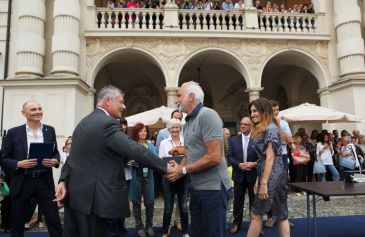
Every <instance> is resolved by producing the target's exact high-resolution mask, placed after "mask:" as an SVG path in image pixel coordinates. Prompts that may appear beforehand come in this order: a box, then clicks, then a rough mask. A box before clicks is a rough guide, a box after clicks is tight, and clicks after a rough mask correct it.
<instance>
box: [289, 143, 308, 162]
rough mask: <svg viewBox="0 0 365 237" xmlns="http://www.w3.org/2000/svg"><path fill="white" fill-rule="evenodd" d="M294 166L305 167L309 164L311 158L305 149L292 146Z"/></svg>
mask: <svg viewBox="0 0 365 237" xmlns="http://www.w3.org/2000/svg"><path fill="white" fill-rule="evenodd" d="M291 154H292V158H293V165H305V164H307V163H308V162H309V160H310V156H309V153H308V152H307V150H306V149H305V147H300V146H295V145H293V146H292V153H291Z"/></svg>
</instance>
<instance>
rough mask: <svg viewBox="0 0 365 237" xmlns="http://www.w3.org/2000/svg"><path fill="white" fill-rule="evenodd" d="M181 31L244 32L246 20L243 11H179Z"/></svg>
mask: <svg viewBox="0 0 365 237" xmlns="http://www.w3.org/2000/svg"><path fill="white" fill-rule="evenodd" d="M178 20H179V29H180V30H184V31H185V30H193V31H200V30H203V31H204V30H209V31H226V30H228V31H242V30H245V27H244V26H245V18H244V15H243V12H242V11H231V12H227V11H204V10H200V11H198V10H179V19H178Z"/></svg>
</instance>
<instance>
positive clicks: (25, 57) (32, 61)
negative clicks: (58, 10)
mask: <svg viewBox="0 0 365 237" xmlns="http://www.w3.org/2000/svg"><path fill="white" fill-rule="evenodd" d="M16 7H18V9H19V16H18V22H17V24H18V25H19V34H18V37H17V39H16V49H15V50H16V60H17V66H16V70H15V74H16V75H17V76H25V77H32V76H43V73H44V72H43V59H44V54H45V48H46V44H45V39H44V25H45V20H46V5H45V0H19V1H18V5H17V6H16Z"/></svg>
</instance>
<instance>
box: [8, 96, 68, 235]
mask: <svg viewBox="0 0 365 237" xmlns="http://www.w3.org/2000/svg"><path fill="white" fill-rule="evenodd" d="M22 114H23V115H24V117H25V118H26V119H27V122H26V124H24V125H21V126H18V127H15V128H12V129H9V131H8V134H7V136H6V138H5V141H4V145H3V150H2V157H1V165H3V166H4V167H5V168H7V169H9V170H10V171H11V174H10V175H11V181H10V197H11V204H12V206H11V227H10V232H11V236H12V237H13V236H14V237H18V236H24V224H25V222H26V217H27V216H28V214H29V213H26V212H27V211H26V210H29V207H28V205H30V199H31V198H35V199H36V200H37V202H38V205H39V208H40V210H41V211H42V213H43V214H44V216H45V220H46V223H47V227H48V231H49V233H50V236H52V237H58V236H59V237H61V236H62V226H61V222H60V217H59V215H58V208H57V204H56V203H54V202H53V201H52V200H53V199H54V196H55V195H54V192H55V187H54V181H53V175H52V167H55V166H58V164H59V160H60V154H59V152H58V149H57V142H56V134H55V130H54V128H53V127H51V126H48V125H45V124H42V123H41V120H42V117H43V110H42V106H41V105H40V104H39V103H38V102H36V101H28V102H26V103H24V105H23V109H22ZM43 142H53V143H54V144H55V149H54V154H53V156H52V157H50V158H48V159H43V165H44V166H45V167H48V168H49V169H48V171H44V170H42V171H34V172H30V171H29V170H27V169H29V168H33V167H35V166H36V164H37V159H35V158H36V157H29V159H28V153H29V146H30V143H43Z"/></svg>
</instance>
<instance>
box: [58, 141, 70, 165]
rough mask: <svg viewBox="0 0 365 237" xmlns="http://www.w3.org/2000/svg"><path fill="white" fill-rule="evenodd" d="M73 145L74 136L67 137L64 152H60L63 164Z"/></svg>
mask: <svg viewBox="0 0 365 237" xmlns="http://www.w3.org/2000/svg"><path fill="white" fill-rule="evenodd" d="M71 145H72V136H69V137H68V138H67V139H66V142H65V146H64V147H63V152H61V154H60V156H61V157H60V159H61V163H62V164H65V163H66V160H67V158H68V156H69V155H70V152H71Z"/></svg>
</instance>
